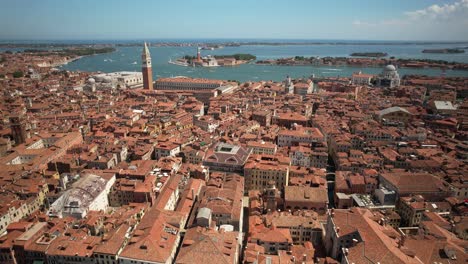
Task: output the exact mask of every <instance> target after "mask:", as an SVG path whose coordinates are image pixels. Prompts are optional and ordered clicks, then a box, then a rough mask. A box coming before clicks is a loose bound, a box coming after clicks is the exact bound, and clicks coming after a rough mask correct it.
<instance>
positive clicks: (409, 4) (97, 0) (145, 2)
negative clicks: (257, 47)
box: [0, 0, 468, 41]
mask: <svg viewBox="0 0 468 264" xmlns="http://www.w3.org/2000/svg"><path fill="white" fill-rule="evenodd" d="M0 4H1V5H0V39H2V40H8V39H10V40H11V39H26V40H31V39H38V40H41V39H42V40H44V39H57V40H61V39H65V40H66V39H74V40H76V39H87V40H93V39H94V40H101V39H167V38H257V39H258V38H266V39H278V38H289V39H359V40H445V41H452V40H468V0H452V1H443V0H392V1H382V0H360V1H354V0H341V1H338V0H321V1H319V0H198V1H193V0H170V1H162V0H132V1H130V0H127V1H123V0H1V1H0Z"/></svg>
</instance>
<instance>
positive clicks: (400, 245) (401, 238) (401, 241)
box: [398, 235, 406, 248]
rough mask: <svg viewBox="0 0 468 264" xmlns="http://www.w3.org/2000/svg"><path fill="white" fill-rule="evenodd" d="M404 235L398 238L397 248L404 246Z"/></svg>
mask: <svg viewBox="0 0 468 264" xmlns="http://www.w3.org/2000/svg"><path fill="white" fill-rule="evenodd" d="M405 241H406V235H402V236H401V237H400V240H399V241H398V248H402V247H404V246H405Z"/></svg>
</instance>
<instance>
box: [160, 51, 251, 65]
mask: <svg viewBox="0 0 468 264" xmlns="http://www.w3.org/2000/svg"><path fill="white" fill-rule="evenodd" d="M256 59H257V57H256V56H255V55H252V54H245V53H238V54H232V55H207V56H204V57H202V56H201V54H200V49H198V53H197V56H191V55H185V56H183V57H182V58H179V59H177V60H175V61H173V60H169V63H170V64H174V65H179V66H193V67H227V66H237V65H241V64H245V63H249V62H251V61H254V60H256Z"/></svg>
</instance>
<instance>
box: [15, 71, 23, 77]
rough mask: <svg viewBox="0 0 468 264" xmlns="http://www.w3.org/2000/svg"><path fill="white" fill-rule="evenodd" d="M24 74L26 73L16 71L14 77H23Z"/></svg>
mask: <svg viewBox="0 0 468 264" xmlns="http://www.w3.org/2000/svg"><path fill="white" fill-rule="evenodd" d="M23 76H24V74H23V72H22V71H15V72H14V73H13V78H21V77H23Z"/></svg>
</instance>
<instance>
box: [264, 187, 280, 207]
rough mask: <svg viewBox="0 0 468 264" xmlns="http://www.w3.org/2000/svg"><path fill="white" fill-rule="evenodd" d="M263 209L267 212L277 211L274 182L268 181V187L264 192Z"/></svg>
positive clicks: (277, 195) (277, 196)
mask: <svg viewBox="0 0 468 264" xmlns="http://www.w3.org/2000/svg"><path fill="white" fill-rule="evenodd" d="M263 195H264V202H265V209H266V210H267V211H271V212H273V211H276V209H278V198H279V192H278V189H276V186H275V182H274V181H269V182H268V187H267V188H266V189H265V190H264V193H263Z"/></svg>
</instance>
